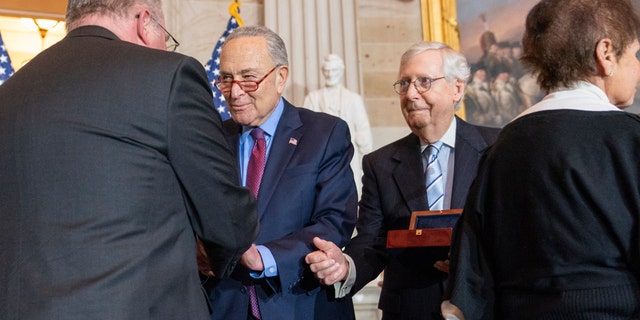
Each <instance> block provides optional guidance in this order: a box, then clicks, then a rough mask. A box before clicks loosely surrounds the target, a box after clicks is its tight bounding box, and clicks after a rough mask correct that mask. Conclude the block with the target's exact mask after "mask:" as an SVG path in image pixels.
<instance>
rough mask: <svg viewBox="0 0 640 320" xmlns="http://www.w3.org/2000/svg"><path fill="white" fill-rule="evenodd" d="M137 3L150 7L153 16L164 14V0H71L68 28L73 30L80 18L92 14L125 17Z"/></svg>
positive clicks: (68, 11)
mask: <svg viewBox="0 0 640 320" xmlns="http://www.w3.org/2000/svg"><path fill="white" fill-rule="evenodd" d="M137 4H141V5H145V6H147V7H149V11H151V15H153V16H156V17H159V16H161V14H162V0H69V2H68V4H67V13H66V17H65V19H66V25H67V30H73V29H74V28H76V27H77V22H78V21H79V20H81V19H82V18H84V17H85V16H88V15H92V14H98V15H105V16H112V17H124V16H126V14H127V11H128V10H129V9H131V8H132V7H133V6H135V5H137Z"/></svg>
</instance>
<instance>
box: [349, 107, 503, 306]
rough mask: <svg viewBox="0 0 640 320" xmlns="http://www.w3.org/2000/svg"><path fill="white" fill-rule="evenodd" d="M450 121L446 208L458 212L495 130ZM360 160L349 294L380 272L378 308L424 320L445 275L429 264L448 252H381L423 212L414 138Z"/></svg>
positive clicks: (437, 298) (417, 145) (419, 164)
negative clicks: (390, 236)
mask: <svg viewBox="0 0 640 320" xmlns="http://www.w3.org/2000/svg"><path fill="white" fill-rule="evenodd" d="M456 121H457V129H456V144H455V153H454V157H455V158H454V161H455V162H454V174H453V190H452V191H451V192H452V195H451V208H462V207H463V206H464V202H465V199H466V197H467V192H468V190H469V187H470V185H471V182H472V181H473V179H474V177H475V175H476V171H477V167H478V162H479V160H480V158H481V157H482V155H483V154H484V152H485V150H486V149H487V148H488V147H489V146H490V145H491V144H493V142H494V141H495V139H496V138H497V135H498V132H499V129H495V128H486V127H479V126H475V125H471V124H469V123H467V122H465V121H463V120H461V119H459V118H457V117H456ZM362 162H363V170H364V176H363V191H362V198H361V200H360V212H359V214H360V217H359V219H358V224H357V231H358V234H357V236H356V237H355V238H354V239H352V241H351V242H350V243H349V244H348V245H347V247H346V248H345V253H347V254H349V255H350V256H351V257H352V258H353V260H354V262H355V265H356V275H357V278H356V283H355V285H354V287H353V289H352V290H351V292H352V294H353V293H355V292H357V291H358V290H360V289H361V288H362V287H363V286H365V285H366V284H367V283H369V282H370V281H371V280H373V279H374V278H376V277H377V276H378V275H379V274H380V272H381V271H382V270H383V269H384V270H385V273H384V283H383V287H382V293H381V296H380V301H379V308H380V309H382V310H383V311H385V312H389V313H391V314H401V318H402V319H430V317H431V316H432V313H434V312H435V313H437V312H438V311H439V306H440V302H441V295H442V288H441V286H442V281H443V280H444V278H445V276H446V275H445V274H444V273H442V272H440V271H438V270H436V269H435V268H434V267H433V264H434V263H435V262H436V261H437V260H445V259H447V254H448V251H449V248H448V247H439V248H410V249H387V248H386V241H387V231H388V230H396V229H407V228H408V227H409V222H410V218H411V213H412V212H413V211H423V210H428V207H427V196H426V190H425V180H424V179H425V177H424V174H423V172H424V169H423V164H422V160H421V153H420V140H419V138H418V137H417V136H416V135H414V134H409V135H408V136H406V137H404V138H402V139H400V140H397V141H395V142H393V143H391V144H389V145H387V146H384V147H382V148H380V149H378V150H376V151H374V152H372V153H370V154H368V155H366V156H364V158H363V161H362ZM345 300H347V303H348V299H345Z"/></svg>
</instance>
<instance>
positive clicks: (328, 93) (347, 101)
mask: <svg viewBox="0 0 640 320" xmlns="http://www.w3.org/2000/svg"><path fill="white" fill-rule="evenodd" d="M322 73H323V75H324V78H325V84H324V88H321V89H318V90H315V91H311V92H309V94H308V95H307V97H306V98H305V99H304V107H305V108H307V109H311V110H314V111H320V112H325V113H328V114H331V115H334V116H337V117H340V118H341V119H343V120H344V121H346V122H347V124H348V125H349V131H350V132H351V143H352V144H353V148H354V154H353V159H352V160H351V169H352V170H353V175H354V178H355V180H356V186H357V188H358V195H359V194H360V192H361V189H362V156H363V155H364V154H366V153H368V152H370V151H371V149H372V148H373V138H372V136H371V128H370V127H369V118H368V116H367V111H366V110H365V108H364V102H363V100H362V97H361V96H360V95H358V94H357V93H355V92H353V91H349V90H348V89H346V88H345V87H344V86H343V85H342V75H343V74H344V62H343V61H342V59H341V58H340V57H339V56H337V55H335V54H329V55H327V56H326V57H325V58H324V62H323V64H322Z"/></svg>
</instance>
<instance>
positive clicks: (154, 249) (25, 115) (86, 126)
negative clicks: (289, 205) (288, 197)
mask: <svg viewBox="0 0 640 320" xmlns="http://www.w3.org/2000/svg"><path fill="white" fill-rule="evenodd" d="M114 2H116V4H114ZM163 23H164V15H163V13H162V9H161V3H160V1H159V0H155V1H154V0H149V1H132V0H121V1H100V0H94V1H75V0H72V1H69V4H68V10H67V28H68V30H69V33H68V35H67V36H66V37H65V38H64V39H63V40H62V41H60V42H59V43H57V44H55V45H54V46H52V47H51V48H49V49H47V50H45V51H44V52H43V53H41V54H40V55H38V56H37V57H36V58H34V59H33V60H31V61H30V62H29V63H28V64H27V65H25V66H24V67H23V68H21V69H20V70H19V71H18V72H16V73H15V74H14V75H13V76H12V77H11V79H9V80H8V81H7V82H5V83H4V84H3V85H2V86H0V101H1V102H0V104H1V109H2V111H1V112H0V178H1V180H0V181H1V183H0V218H1V220H2V223H0V261H2V263H0V283H2V289H1V290H0V318H1V319H29V320H40V319H46V320H52V319H65V320H76V319H77V320H85V319H104V320H111V319H132V320H134V319H135V320H140V319H153V320H158V319H167V320H175V319H206V318H208V317H209V308H208V304H207V298H206V296H205V294H204V293H203V291H202V288H201V285H200V279H199V277H198V269H197V264H196V235H197V236H198V237H199V238H200V239H201V240H202V242H203V243H204V246H205V248H206V249H207V251H208V253H209V257H210V263H211V265H212V268H213V271H214V273H215V275H216V277H225V276H228V274H229V273H230V272H231V271H232V270H233V269H234V267H235V265H236V263H237V261H238V260H239V259H240V256H241V255H242V253H243V252H244V251H246V249H247V248H248V247H249V246H250V245H251V243H252V242H253V240H254V239H255V237H256V236H257V229H258V223H257V213H256V203H255V201H254V199H253V196H252V195H251V193H250V192H249V190H247V189H245V188H242V187H241V186H240V185H239V184H238V178H237V173H236V168H235V159H234V158H233V155H232V153H231V151H230V148H229V147H228V145H227V142H226V140H225V139H224V135H223V134H222V122H221V119H220V117H219V115H218V114H217V112H215V111H214V109H213V103H212V95H211V92H210V89H209V84H208V81H207V77H206V75H205V72H204V68H203V67H202V65H201V64H200V63H199V62H198V61H197V60H195V59H193V58H190V57H187V56H184V55H181V54H177V53H172V52H167V51H166V49H167V44H166V43H165V38H169V39H172V37H171V36H170V35H169V34H168V32H166V30H165V29H164V27H163V26H162V24H163Z"/></svg>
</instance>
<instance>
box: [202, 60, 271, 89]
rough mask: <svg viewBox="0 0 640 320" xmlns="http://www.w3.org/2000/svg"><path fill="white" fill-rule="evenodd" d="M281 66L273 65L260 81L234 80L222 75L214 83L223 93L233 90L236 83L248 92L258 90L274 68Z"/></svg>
mask: <svg viewBox="0 0 640 320" xmlns="http://www.w3.org/2000/svg"><path fill="white" fill-rule="evenodd" d="M278 67H279V66H275V67H273V69H271V71H269V72H267V74H265V75H264V77H262V79H260V80H258V81H253V80H233V79H232V78H222V77H218V79H216V81H215V82H214V83H213V85H215V86H216V88H218V90H220V91H221V92H223V93H227V92H229V91H231V88H232V87H233V84H234V83H237V84H238V86H239V87H240V89H241V90H242V91H244V92H246V93H249V92H254V91H256V90H258V86H259V85H260V83H261V82H262V81H264V79H266V78H267V77H268V76H269V75H270V74H271V73H272V72H273V70H276V68H278Z"/></svg>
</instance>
